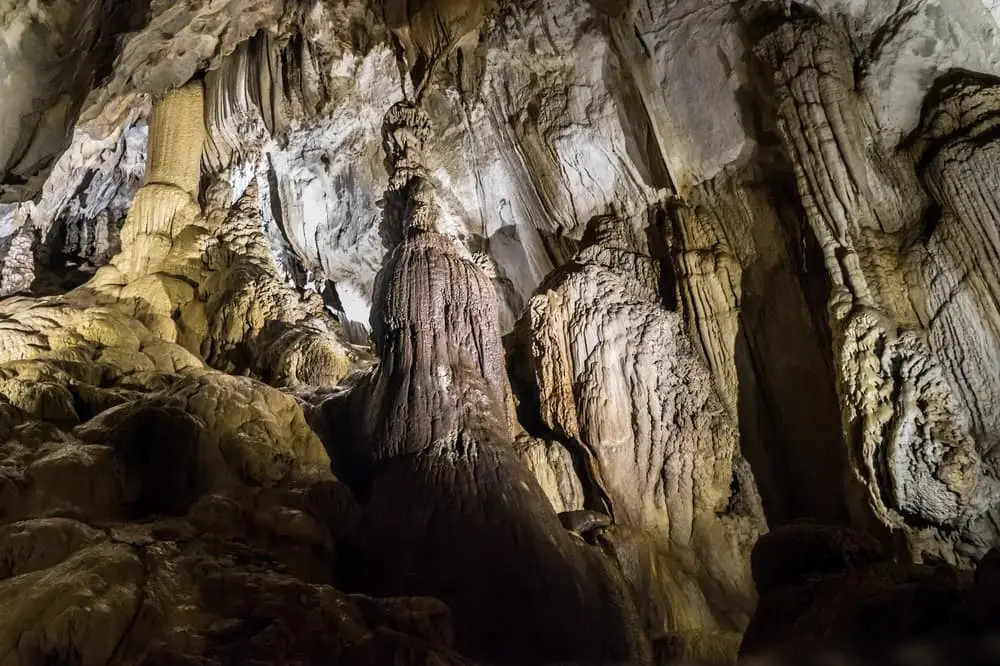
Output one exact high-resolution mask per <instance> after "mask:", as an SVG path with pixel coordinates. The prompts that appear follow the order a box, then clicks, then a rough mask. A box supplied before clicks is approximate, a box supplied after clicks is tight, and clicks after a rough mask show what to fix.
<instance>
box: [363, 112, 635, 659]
mask: <svg viewBox="0 0 1000 666" xmlns="http://www.w3.org/2000/svg"><path fill="white" fill-rule="evenodd" d="M429 131H430V127H429V125H428V121H427V118H426V116H425V115H424V114H423V113H422V112H421V111H420V109H419V108H416V107H413V106H410V105H408V104H405V103H402V104H397V105H396V106H394V107H392V109H390V111H389V112H388V113H387V115H386V119H385V129H384V132H385V137H386V143H387V146H386V149H387V152H388V159H389V160H390V164H391V167H390V189H389V190H388V191H387V192H386V197H385V205H386V213H385V219H384V222H383V234H384V237H385V239H386V245H387V248H388V249H389V256H388V257H387V258H386V261H385V265H384V267H383V269H382V273H381V274H380V276H379V279H378V282H377V286H376V291H375V296H374V306H375V310H374V312H373V315H372V331H373V336H374V342H375V347H376V349H377V350H378V354H379V359H380V365H379V367H378V370H377V371H376V372H375V374H374V375H373V376H372V377H371V379H370V380H369V381H370V386H371V390H370V393H369V395H368V396H367V400H366V404H365V406H364V407H363V411H362V414H363V420H362V422H361V423H360V424H357V425H356V426H355V431H356V432H357V433H358V435H359V438H358V441H357V442H356V443H355V444H354V446H357V447H358V448H359V451H358V452H357V454H356V462H355V465H357V467H358V468H359V470H358V471H357V472H355V473H354V474H353V475H352V477H353V478H354V479H355V481H354V485H355V487H356V488H357V487H360V488H362V489H363V490H361V495H360V499H361V501H362V503H363V506H364V514H363V518H362V540H363V553H364V564H363V566H364V569H365V571H364V573H363V574H362V575H363V576H364V577H365V578H366V579H367V580H368V581H369V582H368V584H369V585H371V586H372V587H373V588H374V589H378V590H381V591H382V592H384V593H393V594H399V593H406V594H430V595H433V596H437V597H440V598H442V599H444V600H445V601H446V602H447V603H448V604H449V606H450V607H451V608H452V609H454V610H455V612H456V613H457V617H459V618H460V620H459V623H458V625H457V630H458V642H459V645H460V646H461V647H463V648H465V650H466V651H467V652H468V653H469V654H471V655H473V656H478V657H482V658H484V659H500V660H501V661H502V662H504V663H536V662H539V663H557V662H584V663H623V664H624V663H643V662H645V661H646V659H647V658H648V656H647V655H644V654H643V650H642V648H641V646H642V642H641V636H640V633H639V631H640V630H639V628H638V626H636V622H635V620H634V618H633V616H634V615H635V610H634V609H633V608H630V607H629V606H630V604H631V600H630V599H628V597H627V592H626V591H625V589H624V587H623V586H622V585H621V584H620V582H619V579H618V578H617V576H616V575H615V574H614V571H613V569H612V567H611V566H610V565H609V563H608V562H607V561H605V560H604V558H603V557H602V556H601V554H600V552H599V551H598V550H597V549H594V548H592V547H590V546H587V545H586V544H584V543H583V542H581V541H579V540H578V539H576V538H574V537H573V536H572V535H570V534H569V533H568V532H566V531H565V530H564V529H563V527H562V525H561V524H560V522H559V520H558V519H557V517H556V513H555V511H554V510H553V509H552V508H551V507H550V506H549V504H548V501H547V500H546V498H545V495H544V494H543V492H542V490H541V488H540V487H539V485H538V482H537V481H536V480H535V479H534V478H532V476H531V475H530V473H529V471H528V470H527V468H526V467H524V465H523V464H522V463H521V461H520V460H519V459H518V458H517V456H516V455H515V453H514V448H513V438H512V428H513V425H514V424H513V423H512V422H511V418H512V417H513V414H512V412H511V410H510V409H509V405H510V404H511V403H510V401H511V397H510V387H509V384H508V382H507V377H506V374H505V371H504V362H503V346H502V344H501V341H500V332H499V330H498V325H497V323H498V322H497V317H496V305H495V302H494V295H493V290H492V287H491V285H490V283H489V280H488V278H487V277H486V275H485V274H484V273H483V272H482V270H481V269H480V268H479V267H478V266H477V265H476V263H475V262H474V261H473V260H472V258H471V257H469V256H463V255H462V253H461V252H460V250H459V248H458V246H456V244H455V243H454V241H453V240H451V239H449V238H448V237H447V236H446V235H444V234H443V233H442V227H443V225H442V224H441V219H440V218H441V211H440V209H439V208H438V206H437V201H436V197H435V191H434V187H433V185H432V184H431V182H430V181H429V179H428V178H427V176H426V175H425V173H424V171H423V166H422V160H421V152H422V151H423V150H424V142H425V141H426V140H427V139H428V136H427V135H428V132H429Z"/></svg>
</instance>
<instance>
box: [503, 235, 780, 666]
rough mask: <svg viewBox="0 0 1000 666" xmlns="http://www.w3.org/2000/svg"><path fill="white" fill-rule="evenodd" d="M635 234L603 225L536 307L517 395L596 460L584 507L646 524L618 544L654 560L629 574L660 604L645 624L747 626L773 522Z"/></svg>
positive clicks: (656, 269)
mask: <svg viewBox="0 0 1000 666" xmlns="http://www.w3.org/2000/svg"><path fill="white" fill-rule="evenodd" d="M630 234H631V230H630V229H629V227H628V225H627V223H626V222H625V221H623V220H620V219H616V218H614V217H607V218H598V219H595V220H594V221H592V223H591V228H590V230H589V232H588V237H587V238H586V239H585V248H584V249H583V250H581V252H580V253H578V254H577V256H576V257H574V258H573V261H572V263H571V264H570V265H569V266H567V267H566V268H565V269H563V270H562V271H558V272H556V273H555V274H553V275H552V276H551V277H550V279H549V280H548V281H546V283H544V284H543V285H542V287H541V289H540V290H539V293H538V294H537V295H536V296H534V297H533V298H532V300H531V301H530V302H529V304H528V308H527V314H526V316H525V317H524V319H522V321H521V322H520V323H519V325H518V336H519V338H520V339H519V341H518V349H520V350H525V352H527V354H526V355H525V356H524V357H521V358H517V359H515V361H514V362H515V364H516V365H518V366H520V368H518V372H519V374H520V375H521V382H520V383H519V393H520V395H523V396H527V395H537V396H538V397H537V403H536V404H535V406H534V407H532V408H530V409H532V410H537V413H534V414H532V415H531V418H530V419H529V422H535V421H537V422H540V424H542V425H543V426H544V427H545V428H546V429H547V430H548V431H549V432H552V433H554V434H555V436H556V438H557V439H558V440H560V441H561V442H563V443H564V445H565V446H567V447H570V448H571V451H573V452H574V453H575V455H576V456H578V457H579V458H580V459H582V460H586V461H588V464H587V465H584V466H582V468H583V469H586V470H587V471H588V476H587V477H585V478H586V482H585V487H588V486H589V487H592V488H595V490H596V492H595V493H593V494H591V496H590V497H589V498H588V502H587V504H586V505H585V506H586V507H587V508H590V509H596V510H601V511H607V512H609V513H610V514H611V515H612V516H613V518H614V523H615V525H616V527H620V528H621V529H622V530H626V532H625V534H627V533H628V532H627V531H628V530H633V531H634V532H635V534H636V536H634V537H633V536H623V537H622V538H621V539H620V541H619V540H618V537H616V536H614V535H615V534H616V533H615V532H609V537H608V538H609V539H610V540H611V541H612V542H613V543H615V542H616V541H617V543H615V545H614V548H615V549H616V550H617V551H618V552H619V556H620V557H622V560H623V562H633V561H634V560H635V558H636V557H640V558H641V557H645V558H648V559H646V560H645V561H643V562H642V563H641V564H639V566H638V567H634V565H632V566H633V567H634V568H631V570H629V569H630V567H629V566H627V567H626V573H627V575H629V577H630V578H631V582H632V584H633V587H634V588H635V594H636V598H637V600H642V601H641V602H640V603H642V604H643V606H647V605H649V606H658V607H659V608H658V609H656V608H649V609H647V617H645V618H644V619H645V620H646V622H647V624H648V625H649V630H650V631H651V632H652V633H653V636H654V637H659V636H661V635H671V634H674V635H682V634H684V632H694V631H697V630H699V629H700V630H703V631H708V630H716V631H720V630H721V631H738V630H739V629H741V628H742V625H743V624H745V623H746V621H747V619H748V616H749V613H750V610H751V609H752V603H753V602H752V598H753V591H752V587H751V584H750V580H749V571H748V570H742V571H741V570H740V565H739V564H738V563H740V562H745V561H747V559H746V558H747V553H748V552H749V548H750V547H751V546H752V544H753V542H754V540H755V539H756V536H757V535H758V534H759V532H760V531H761V530H762V529H763V528H764V521H763V515H762V510H761V507H760V504H759V501H760V500H759V498H758V497H757V491H756V488H755V485H754V481H753V477H752V475H751V474H749V470H748V468H747V466H746V462H745V461H744V460H743V459H742V456H741V454H740V452H739V446H738V438H737V432H736V430H735V428H734V425H733V420H732V419H733V417H732V415H731V411H730V409H729V408H728V406H727V405H726V404H725V403H724V402H723V401H722V400H721V399H720V397H719V394H718V392H717V390H716V388H715V386H714V384H713V381H712V377H711V375H710V373H709V372H708V370H707V369H706V368H705V367H704V365H703V362H702V360H701V358H700V357H699V355H698V353H697V351H696V350H695V348H694V346H693V345H692V343H691V341H690V340H689V339H688V337H687V334H686V331H685V330H684V324H683V321H682V319H681V318H680V316H679V315H678V314H677V313H676V312H671V311H669V310H667V309H665V308H664V307H663V305H662V303H661V300H660V294H659V285H660V280H661V277H660V276H661V270H662V267H661V266H660V264H659V262H657V261H656V260H654V259H653V258H651V257H649V256H648V255H644V254H642V253H641V252H636V251H635V250H634V249H633V248H635V247H636V245H637V244H636V242H635V240H634V238H632V237H631V235H630ZM640 535H641V536H640ZM645 539H648V544H647V543H645V542H644V541H645ZM634 549H638V551H640V552H642V551H643V550H644V549H648V550H649V554H648V555H639V556H637V555H635V554H633V550H634ZM667 561H671V562H673V564H670V565H667V564H665V562H667ZM679 563H683V564H680V567H681V569H682V570H683V573H681V572H679V571H676V570H674V567H676V566H677V565H678V564H679ZM668 572H669V573H668ZM650 599H656V601H655V602H651V601H649V600H650ZM704 656H708V655H704Z"/></svg>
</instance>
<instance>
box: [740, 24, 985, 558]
mask: <svg viewBox="0 0 1000 666" xmlns="http://www.w3.org/2000/svg"><path fill="white" fill-rule="evenodd" d="M756 53H757V54H758V56H760V57H761V59H762V60H764V61H765V62H766V63H767V64H768V65H769V66H770V67H771V69H772V71H773V75H774V86H775V88H774V92H775V98H776V102H777V108H778V118H777V121H778V125H779V128H780V130H781V133H782V136H783V138H784V144H785V149H786V153H787V154H788V156H789V158H790V160H791V162H792V164H793V166H794V171H795V176H796V181H797V188H798V192H799V196H800V199H801V203H802V207H803V210H804V215H805V218H806V221H807V223H808V224H809V226H810V227H811V229H812V231H813V233H814V234H815V236H816V238H817V240H818V241H819V244H820V246H821V247H822V249H823V254H824V258H825V262H826V268H827V270H828V273H829V277H830V280H831V283H832V294H831V299H830V316H831V326H832V328H833V333H834V349H833V353H834V359H835V367H836V370H837V375H838V387H837V388H838V394H839V399H840V403H841V418H842V428H843V433H844V438H845V446H846V448H847V460H848V470H847V479H848V481H847V483H848V497H849V505H850V508H851V511H852V516H853V519H854V521H855V522H856V523H858V524H860V525H861V526H863V527H865V528H867V529H869V530H871V531H873V532H876V533H878V534H879V535H880V536H882V537H883V538H884V539H885V540H887V541H890V542H893V544H894V545H895V546H897V547H898V548H899V549H900V550H901V551H902V553H903V554H905V555H906V556H909V557H913V558H915V559H918V560H919V559H920V558H922V557H924V556H925V555H930V556H933V557H937V558H941V559H945V560H948V561H953V562H960V563H961V562H966V561H967V558H968V553H970V552H981V551H983V549H984V548H985V547H987V545H988V544H987V543H984V542H983V539H982V538H981V537H980V535H978V534H977V530H976V528H975V527H974V524H975V523H976V522H977V521H978V520H979V518H980V517H981V516H982V515H983V513H984V511H986V509H987V508H988V507H989V506H990V505H991V504H993V503H995V501H996V485H995V480H994V479H993V475H992V472H991V470H990V469H989V468H988V466H986V465H984V463H983V460H982V457H981V455H980V452H979V446H978V445H977V442H976V439H975V437H974V436H973V433H972V432H971V431H970V427H969V418H968V410H967V409H966V406H965V405H964V404H963V403H962V402H961V401H960V400H958V399H957V398H956V395H955V391H954V389H953V387H952V385H951V383H950V382H949V380H948V377H947V373H946V372H945V369H944V367H943V365H942V363H941V362H940V360H939V358H938V356H937V354H936V353H935V350H933V349H932V348H931V347H930V346H929V345H928V344H927V340H926V331H925V330H923V329H921V328H916V329H913V328H909V327H907V326H904V325H903V323H904V322H905V323H907V324H909V323H916V320H918V319H919V317H916V316H910V315H909V314H908V310H907V309H908V308H910V307H911V306H910V302H911V301H912V300H913V298H912V292H910V293H906V292H905V290H901V289H893V288H891V287H889V286H888V284H889V283H890V281H891V280H893V279H898V275H899V274H901V273H902V271H900V270H898V269H895V268H893V269H890V270H886V269H885V268H884V267H883V266H882V263H883V262H884V261H885V260H886V259H885V257H887V256H889V257H890V258H891V254H889V253H887V252H885V251H884V249H880V245H879V244H880V243H881V244H883V245H886V246H888V247H889V248H890V251H892V252H895V253H897V254H898V249H894V248H898V243H899V241H898V239H896V240H893V238H894V237H893V236H892V234H895V233H898V232H900V231H901V230H903V229H904V228H905V227H907V225H908V224H910V223H911V221H912V218H911V212H912V211H911V210H910V209H911V207H912V206H913V202H912V201H907V200H908V199H916V200H917V201H918V202H919V201H920V199H921V196H913V195H912V194H908V190H907V189H906V187H905V186H904V185H903V183H904V182H905V181H904V179H903V178H901V177H900V175H899V173H898V165H894V164H893V163H892V161H891V160H889V159H887V158H885V157H883V156H882V155H881V154H880V153H879V151H878V149H877V146H876V142H875V140H874V136H873V132H872V126H873V121H872V119H871V116H870V110H869V109H868V108H867V101H866V100H865V99H864V97H863V95H861V94H860V93H858V92H857V91H856V81H855V78H854V65H853V63H854V58H853V56H852V52H851V49H850V48H849V46H848V45H847V43H846V40H845V38H844V37H843V36H842V35H841V34H840V33H839V32H837V31H836V30H835V29H834V28H833V27H832V26H830V25H828V24H826V23H824V22H823V21H822V20H821V19H819V18H817V17H815V16H810V17H805V18H795V19H792V20H788V21H785V22H783V23H782V24H781V25H780V26H779V27H778V28H777V29H776V30H774V31H772V32H771V33H770V34H768V35H767V36H765V37H764V38H763V39H762V40H761V41H760V43H759V44H758V45H757V48H756ZM918 189H919V188H918ZM894 260H895V261H898V259H894ZM894 276H895V277H894ZM959 544H961V545H959Z"/></svg>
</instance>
